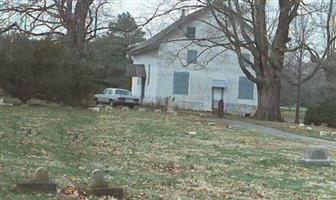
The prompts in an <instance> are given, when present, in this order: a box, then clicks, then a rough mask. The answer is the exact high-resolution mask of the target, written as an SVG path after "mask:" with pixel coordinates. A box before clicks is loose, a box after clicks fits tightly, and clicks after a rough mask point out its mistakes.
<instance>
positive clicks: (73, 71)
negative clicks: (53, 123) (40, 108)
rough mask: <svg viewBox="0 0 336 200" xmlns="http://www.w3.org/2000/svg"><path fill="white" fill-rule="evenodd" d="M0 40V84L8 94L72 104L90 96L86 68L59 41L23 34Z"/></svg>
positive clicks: (90, 91) (84, 100)
mask: <svg viewBox="0 0 336 200" xmlns="http://www.w3.org/2000/svg"><path fill="white" fill-rule="evenodd" d="M1 42H2V43H1V46H0V85H1V86H2V88H3V89H5V90H6V91H7V92H8V93H9V94H10V95H11V96H13V97H17V98H19V99H20V100H21V101H22V102H26V101H28V100H29V99H34V98H35V99H41V100H47V101H52V102H57V103H62V104H67V105H75V106H77V105H79V106H86V102H87V99H89V98H90V99H91V95H92V93H93V90H94V89H95V86H94V84H93V81H92V80H91V76H90V73H89V70H88V67H86V66H85V65H83V64H81V62H80V61H79V60H77V59H74V58H73V57H71V56H70V54H69V52H68V50H67V49H66V48H65V47H64V46H63V45H62V44H60V43H55V42H53V41H51V40H38V41H31V40H28V39H26V38H23V37H17V38H15V39H11V40H8V41H7V40H2V41H1Z"/></svg>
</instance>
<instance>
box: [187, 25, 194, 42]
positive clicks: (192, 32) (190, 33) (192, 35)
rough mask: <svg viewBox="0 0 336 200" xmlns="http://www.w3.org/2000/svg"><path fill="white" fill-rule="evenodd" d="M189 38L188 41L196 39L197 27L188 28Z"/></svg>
mask: <svg viewBox="0 0 336 200" xmlns="http://www.w3.org/2000/svg"><path fill="white" fill-rule="evenodd" d="M187 38H188V39H195V38H196V27H187Z"/></svg>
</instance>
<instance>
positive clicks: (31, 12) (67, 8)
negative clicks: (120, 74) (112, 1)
mask: <svg viewBox="0 0 336 200" xmlns="http://www.w3.org/2000/svg"><path fill="white" fill-rule="evenodd" d="M107 3H108V0H37V1H29V0H24V1H18V0H7V2H5V4H4V6H2V7H1V8H0V13H5V14H6V15H8V16H12V17H15V18H17V19H20V21H21V22H22V24H23V26H20V27H19V28H18V29H19V30H20V31H21V32H24V33H26V34H27V35H30V36H45V35H48V36H50V35H54V36H55V35H58V36H61V37H63V38H64V39H65V44H67V45H68V47H69V48H70V49H71V50H72V52H73V53H74V55H76V56H82V55H83V51H84V44H85V41H86V40H90V39H92V38H94V37H95V36H96V35H97V31H99V30H102V29H105V28H108V27H107V26H106V27H101V26H99V25H100V24H99V17H100V16H101V9H102V8H103V6H104V5H105V4H107ZM13 20H14V21H16V20H15V19H13Z"/></svg>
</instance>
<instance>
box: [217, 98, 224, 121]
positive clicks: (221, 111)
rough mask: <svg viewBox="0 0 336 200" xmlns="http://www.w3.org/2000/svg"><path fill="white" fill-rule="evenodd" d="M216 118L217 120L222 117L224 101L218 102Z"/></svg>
mask: <svg viewBox="0 0 336 200" xmlns="http://www.w3.org/2000/svg"><path fill="white" fill-rule="evenodd" d="M218 117H219V118H223V117H224V100H223V99H221V100H219V101H218Z"/></svg>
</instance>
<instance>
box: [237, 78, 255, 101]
mask: <svg viewBox="0 0 336 200" xmlns="http://www.w3.org/2000/svg"><path fill="white" fill-rule="evenodd" d="M238 98H239V99H254V83H253V82H252V81H250V80H249V79H247V78H246V77H244V76H241V77H239V89H238Z"/></svg>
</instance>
